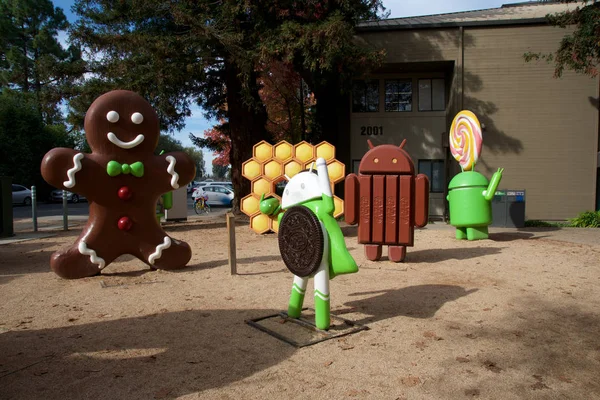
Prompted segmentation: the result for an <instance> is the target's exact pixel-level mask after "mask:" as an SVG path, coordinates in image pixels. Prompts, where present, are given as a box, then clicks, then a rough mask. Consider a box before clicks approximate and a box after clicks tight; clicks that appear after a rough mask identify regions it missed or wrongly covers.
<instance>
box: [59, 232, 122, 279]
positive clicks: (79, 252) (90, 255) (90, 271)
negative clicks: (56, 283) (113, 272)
mask: <svg viewBox="0 0 600 400" xmlns="http://www.w3.org/2000/svg"><path fill="white" fill-rule="evenodd" d="M113 259H114V256H112V255H108V254H106V252H103V251H102V250H101V249H99V248H96V247H95V246H93V245H92V244H89V243H86V242H85V241H84V240H78V241H77V242H76V243H75V244H74V245H73V246H71V247H69V248H67V249H64V250H59V251H57V252H56V253H54V254H52V257H51V258H50V267H51V268H52V270H53V271H54V272H55V273H56V274H57V275H58V276H60V277H61V278H65V279H78V278H85V277H88V276H94V275H98V274H100V271H102V269H104V267H106V266H107V265H108V264H110V262H111V261H113Z"/></svg>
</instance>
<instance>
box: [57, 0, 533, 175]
mask: <svg viewBox="0 0 600 400" xmlns="http://www.w3.org/2000/svg"><path fill="white" fill-rule="evenodd" d="M520 2H522V0H519V1H514V0H383V5H384V7H385V8H386V11H389V12H390V16H389V17H390V18H402V17H415V16H419V15H431V14H444V13H451V12H459V11H471V10H482V9H486V8H497V7H500V6H502V5H503V4H510V3H520ZM53 3H54V5H55V6H56V7H60V8H62V9H63V11H64V13H65V15H66V16H67V19H68V20H69V21H71V22H73V21H75V20H76V19H77V16H76V15H75V14H73V13H72V12H71V6H72V5H73V3H74V1H73V0H53ZM63 39H64V36H63ZM215 123H216V121H214V120H213V121H210V120H206V119H205V118H204V117H203V116H202V110H201V109H199V108H197V107H196V108H192V116H191V117H189V118H188V119H187V120H186V125H185V128H183V129H182V130H181V131H180V132H176V133H174V134H173V136H174V137H175V138H176V139H177V140H179V141H181V143H182V144H183V145H184V146H193V144H192V142H191V141H190V139H189V134H190V133H194V135H196V136H202V134H203V132H204V131H205V130H207V129H210V128H211V127H212V126H213V125H214V124H215ZM203 152H204V160H205V163H206V172H208V173H211V172H212V165H211V164H212V160H213V158H214V157H213V155H212V152H211V151H208V150H203Z"/></svg>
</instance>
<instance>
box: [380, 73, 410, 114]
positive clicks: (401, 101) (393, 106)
mask: <svg viewBox="0 0 600 400" xmlns="http://www.w3.org/2000/svg"><path fill="white" fill-rule="evenodd" d="M385 111H412V81H411V80H406V79H394V80H386V81H385Z"/></svg>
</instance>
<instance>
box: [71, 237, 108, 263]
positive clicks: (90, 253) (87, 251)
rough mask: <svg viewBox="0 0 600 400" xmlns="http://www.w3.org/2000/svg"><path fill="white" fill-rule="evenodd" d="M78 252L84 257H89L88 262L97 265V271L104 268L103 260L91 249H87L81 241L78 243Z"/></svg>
mask: <svg viewBox="0 0 600 400" xmlns="http://www.w3.org/2000/svg"><path fill="white" fill-rule="evenodd" d="M77 249H78V250H79V252H80V253H81V254H82V255H84V256H90V261H91V262H92V263H93V264H98V269H103V268H104V267H105V266H106V262H105V261H104V259H103V258H101V257H98V255H97V254H96V252H95V251H94V250H92V249H88V247H87V244H85V242H84V241H83V240H82V241H81V242H79V246H77Z"/></svg>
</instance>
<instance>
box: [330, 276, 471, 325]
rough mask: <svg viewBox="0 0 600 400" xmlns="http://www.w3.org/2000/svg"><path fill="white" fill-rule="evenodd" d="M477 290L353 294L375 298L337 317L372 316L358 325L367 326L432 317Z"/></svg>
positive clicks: (355, 303)
mask: <svg viewBox="0 0 600 400" xmlns="http://www.w3.org/2000/svg"><path fill="white" fill-rule="evenodd" d="M476 291H477V289H470V290H466V289H464V288H463V287H460V286H453V285H417V286H409V287H405V288H401V289H395V290H379V291H374V292H361V293H352V294H350V296H351V297H352V296H368V295H375V296H371V297H367V298H363V299H360V300H354V301H350V302H347V303H345V304H344V306H345V307H348V309H347V310H343V309H342V310H336V311H335V312H334V314H336V315H341V314H345V313H349V312H357V311H358V312H360V313H361V314H367V315H370V317H365V318H363V319H361V320H357V321H355V322H357V323H359V324H367V323H371V322H376V321H381V320H384V319H388V318H394V317H398V316H404V317H411V318H431V317H433V316H434V315H435V313H436V312H437V311H438V310H439V309H440V308H441V307H442V306H443V305H444V304H446V303H447V302H450V301H454V300H456V299H459V298H461V297H463V296H467V295H469V294H471V293H473V292H476Z"/></svg>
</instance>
